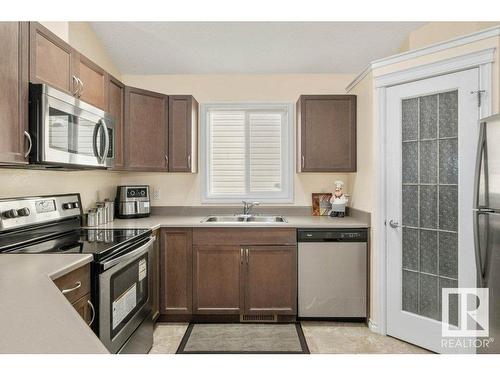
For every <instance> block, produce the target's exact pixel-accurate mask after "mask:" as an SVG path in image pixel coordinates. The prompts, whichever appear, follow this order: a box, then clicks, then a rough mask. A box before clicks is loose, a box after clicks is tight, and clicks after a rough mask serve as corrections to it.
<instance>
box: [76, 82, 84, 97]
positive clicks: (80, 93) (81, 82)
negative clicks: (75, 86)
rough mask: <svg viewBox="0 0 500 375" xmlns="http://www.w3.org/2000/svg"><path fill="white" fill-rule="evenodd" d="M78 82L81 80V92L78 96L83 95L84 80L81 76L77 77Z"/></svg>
mask: <svg viewBox="0 0 500 375" xmlns="http://www.w3.org/2000/svg"><path fill="white" fill-rule="evenodd" d="M77 79H78V82H80V92H79V94H78V97H80V96H82V95H83V81H82V80H81V79H80V78H77Z"/></svg>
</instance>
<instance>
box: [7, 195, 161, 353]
mask: <svg viewBox="0 0 500 375" xmlns="http://www.w3.org/2000/svg"><path fill="white" fill-rule="evenodd" d="M81 224H82V210H81V200H80V195H79V194H66V195H53V196H38V197H25V198H12V199H0V253H1V254H2V256H3V255H4V254H40V253H54V254H69V253H71V254H74V253H82V254H92V255H93V257H94V261H93V262H92V267H91V269H92V303H93V305H94V307H95V314H96V316H95V319H93V323H92V329H93V330H94V332H95V333H96V335H98V336H99V338H100V340H101V341H102V342H103V344H104V345H105V346H106V347H107V349H108V350H109V351H110V352H111V353H147V352H148V351H149V350H150V349H151V346H152V343H153V322H152V320H151V299H150V295H151V292H150V290H151V279H150V275H151V271H152V265H151V259H152V251H153V242H154V241H155V239H154V237H153V236H152V232H151V230H150V229H85V228H82V227H81Z"/></svg>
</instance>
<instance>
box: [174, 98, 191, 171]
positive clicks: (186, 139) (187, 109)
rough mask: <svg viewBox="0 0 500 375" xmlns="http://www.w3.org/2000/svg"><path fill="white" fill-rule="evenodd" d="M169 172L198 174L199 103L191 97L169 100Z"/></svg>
mask: <svg viewBox="0 0 500 375" xmlns="http://www.w3.org/2000/svg"><path fill="white" fill-rule="evenodd" d="M168 107H169V108H168V111H169V117H168V133H169V134H168V137H169V145H168V158H169V163H168V170H169V172H196V169H197V168H196V167H197V165H196V164H197V163H196V162H197V160H196V159H197V155H196V150H197V147H198V146H197V123H198V102H197V101H196V100H195V99H194V98H193V97H192V96H189V95H175V96H169V98H168Z"/></svg>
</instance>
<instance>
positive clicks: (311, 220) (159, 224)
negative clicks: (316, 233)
mask: <svg viewBox="0 0 500 375" xmlns="http://www.w3.org/2000/svg"><path fill="white" fill-rule="evenodd" d="M205 217H206V216H173V215H171V216H165V215H151V216H149V217H145V218H140V219H115V220H114V221H113V222H111V223H108V224H104V225H100V226H99V227H98V228H103V229H126V228H137V229H139V228H149V229H153V230H154V229H158V228H163V227H203V228H216V227H219V228H220V227H224V228H247V227H248V228H251V227H265V228H269V227H273V228H279V227H282V228H368V227H369V224H368V223H367V222H366V221H364V220H361V219H357V218H354V217H350V216H346V217H343V218H331V217H328V216H286V215H285V216H284V217H285V219H286V220H287V222H286V223H255V222H240V223H202V222H201V221H202V220H203V218H205Z"/></svg>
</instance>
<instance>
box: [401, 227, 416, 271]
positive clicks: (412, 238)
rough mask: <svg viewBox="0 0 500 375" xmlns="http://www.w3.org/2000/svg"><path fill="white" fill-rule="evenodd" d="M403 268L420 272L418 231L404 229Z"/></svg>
mask: <svg viewBox="0 0 500 375" xmlns="http://www.w3.org/2000/svg"><path fill="white" fill-rule="evenodd" d="M403 268H406V269H410V270H415V271H418V229H411V228H403Z"/></svg>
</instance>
